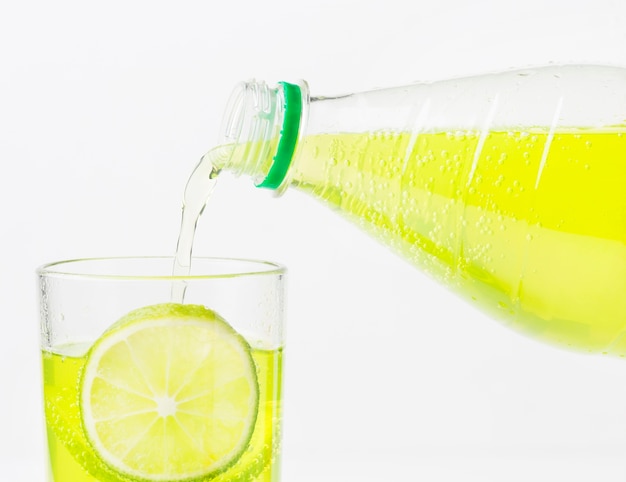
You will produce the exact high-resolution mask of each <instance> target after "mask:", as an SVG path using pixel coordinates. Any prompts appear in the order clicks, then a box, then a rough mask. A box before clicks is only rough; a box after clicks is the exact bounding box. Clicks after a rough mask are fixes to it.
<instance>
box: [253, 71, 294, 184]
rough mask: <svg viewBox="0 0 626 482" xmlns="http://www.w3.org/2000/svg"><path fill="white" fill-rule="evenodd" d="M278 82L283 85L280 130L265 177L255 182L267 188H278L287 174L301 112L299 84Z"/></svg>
mask: <svg viewBox="0 0 626 482" xmlns="http://www.w3.org/2000/svg"><path fill="white" fill-rule="evenodd" d="M279 84H280V85H282V86H283V94H284V99H285V105H284V107H285V115H284V118H283V126H282V129H281V130H280V138H279V139H278V148H277V149H276V155H275V156H274V162H273V163H272V165H271V166H270V169H269V172H268V173H267V176H266V177H265V179H263V181H261V183H260V184H257V187H265V188H268V189H278V187H279V186H280V185H281V184H282V182H283V180H284V179H285V176H286V175H287V171H288V170H289V166H290V165H291V160H292V159H293V153H294V151H295V150H296V143H297V142H298V134H299V132H300V116H301V114H302V91H301V89H300V86H299V85H296V84H289V83H287V82H279Z"/></svg>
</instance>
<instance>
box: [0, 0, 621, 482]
mask: <svg viewBox="0 0 626 482" xmlns="http://www.w3.org/2000/svg"><path fill="white" fill-rule="evenodd" d="M624 5H625V3H624V2H623V1H622V0H594V1H591V0H589V1H585V0H580V1H578V0H525V1H523V2H522V1H513V0H474V1H471V2H469V1H463V0H430V1H428V2H427V1H424V0H386V1H384V2H383V1H380V2H375V1H368V0H318V1H311V2H300V1H297V0H265V1H259V0H227V1H222V2H215V1H214V2H210V1H185V0H183V1H176V2H173V1H172V2H163V1H159V0H153V1H148V0H142V1H132V0H131V1H116V0H113V1H108V2H92V1H84V0H80V1H79V0H75V1H71V0H55V1H45V0H23V1H8V2H3V3H2V6H0V156H1V157H0V159H1V162H2V174H1V175H0V209H1V213H2V218H1V221H0V226H1V229H2V244H1V246H2V255H1V256H0V268H1V269H0V319H1V320H2V325H1V326H0V338H1V343H2V347H1V348H0V474H1V475H0V479H2V480H7V481H9V480H10V481H12V482H20V481H27V482H34V481H39V480H43V479H44V473H45V468H44V467H45V462H44V460H45V458H44V440H43V430H42V426H43V422H42V418H41V411H42V410H41V393H40V372H39V371H40V366H39V358H38V357H39V354H38V325H37V317H38V312H37V291H36V284H35V276H34V270H35V268H36V266H37V265H39V264H42V263H44V262H48V261H52V260H57V259H64V258H73V257H83V256H100V255H130V254H141V255H152V254H171V253H172V252H173V250H174V245H175V241H176V235H177V229H178V224H179V214H180V207H181V196H182V190H183V187H184V184H185V182H186V179H187V177H188V175H189V173H190V172H191V169H192V168H193V167H194V165H195V164H196V162H197V160H198V159H199V157H200V156H201V155H202V154H203V153H204V152H205V151H207V150H208V149H209V148H210V147H211V146H212V144H213V143H214V142H215V141H216V139H217V136H218V128H219V124H220V120H221V112H222V109H223V107H224V104H225V102H226V99H227V96H228V94H229V93H230V91H231V89H232V87H233V85H234V84H235V83H236V82H238V81H240V80H246V79H249V78H252V77H255V78H259V79H265V80H267V81H269V82H276V81H279V80H288V81H293V80H297V79H300V78H304V79H306V80H307V81H308V82H309V83H310V86H311V89H312V92H313V93H315V94H333V93H344V92H349V91H354V90H362V89H366V88H370V87H375V86H391V85H400V84H403V83H407V82H410V81H414V80H435V79H438V78H444V77H448V76H459V75H464V74H470V73H479V72H484V71H489V70H497V69H504V68H510V67H516V66H527V65H531V64H544V63H548V62H568V61H573V62H602V63H620V64H625V63H626V53H625V52H624V50H625V49H626V47H625V46H626V34H625V33H624V32H626V29H625V28H624V25H626V14H625V12H626V9H625V7H624ZM195 252H196V254H203V255H225V256H236V257H242V256H243V257H258V258H265V259H272V260H276V261H280V262H282V263H285V264H286V265H287V266H288V267H289V269H290V277H289V303H288V357H287V373H286V380H285V382H286V394H285V396H286V398H285V401H286V405H285V407H286V408H285V436H284V453H285V457H284V463H283V467H284V470H283V475H284V480H285V482H309V481H341V482H348V481H368V480H369V481H392V480H428V481H450V480H459V479H462V480H465V481H474V480H476V481H489V480H507V481H518V480H519V481H526V480H537V481H544V480H546V481H547V480H570V481H572V480H581V481H586V480H600V479H604V480H611V481H612V480H624V479H625V478H626V403H625V402H626V393H625V389H624V388H622V386H623V385H626V383H624V381H625V380H626V369H624V365H623V361H621V360H613V359H606V358H602V357H586V356H582V355H578V354H571V353H566V352H562V351H558V350H555V349H553V348H550V347H545V346H543V345H540V344H537V343H535V342H532V341H529V340H526V339H524V338H521V337H518V336H516V335H513V334H511V333H509V332H508V331H506V330H505V329H503V328H501V327H500V326H499V325H498V324H497V323H495V322H493V321H491V320H489V319H487V318H486V317H484V316H483V315H481V314H480V313H478V312H476V311H474V309H473V308H471V307H469V306H467V305H465V304H464V303H462V302H460V301H458V300H457V299H455V298H454V297H452V296H451V295H449V294H448V293H447V292H446V291H445V290H443V289H442V288H440V287H438V286H437V285H436V284H434V283H433V282H432V281H431V280H429V279H428V278H426V277H424V276H423V275H421V274H420V273H419V272H417V271H416V270H415V269H413V268H411V267H410V266H409V265H408V264H405V263H404V262H403V261H401V260H400V259H398V258H396V257H395V256H394V255H392V254H390V253H388V252H387V251H386V249H385V248H382V247H381V246H379V245H378V244H377V243H376V242H374V241H373V240H371V239H369V238H367V237H366V236H364V235H363V234H361V233H360V232H358V231H357V230H356V229H355V228H353V227H352V226H350V225H349V224H348V223H347V222H344V221H343V220H342V219H340V218H339V217H338V216H337V215H336V214H334V213H332V212H329V211H327V210H325V208H323V207H322V206H320V205H318V204H317V203H316V202H315V201H314V200H311V199H309V198H307V197H305V196H303V195H301V194H300V193H297V192H289V193H287V194H286V195H285V196H284V197H282V198H280V199H275V198H273V197H272V196H271V195H270V194H269V193H267V192H261V191H260V190H257V189H255V188H254V187H253V185H252V183H251V182H250V181H248V180H247V179H233V178H231V177H229V176H226V175H225V176H223V178H222V179H220V182H219V183H218V187H217V191H216V193H215V195H214V198H213V199H212V201H211V203H210V206H209V207H208V208H207V209H206V211H205V214H204V216H203V218H202V219H201V222H200V226H199V232H198V237H197V243H196V248H195ZM7 474H9V475H7ZM61 482H73V481H61Z"/></svg>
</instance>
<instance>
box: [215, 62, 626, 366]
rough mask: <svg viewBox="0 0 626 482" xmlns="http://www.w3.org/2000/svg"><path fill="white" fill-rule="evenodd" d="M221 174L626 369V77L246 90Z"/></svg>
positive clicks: (581, 69)
mask: <svg viewBox="0 0 626 482" xmlns="http://www.w3.org/2000/svg"><path fill="white" fill-rule="evenodd" d="M220 145H221V146H224V147H225V148H228V149H229V151H228V152H229V154H230V155H229V156H225V157H222V158H221V159H220V160H219V161H218V164H219V166H218V167H219V168H221V169H226V170H229V171H232V172H234V173H236V174H246V175H248V176H251V177H252V178H254V179H255V182H256V184H257V186H259V187H266V188H270V189H274V190H276V192H277V193H281V192H283V191H284V190H285V189H287V188H295V189H299V190H302V191H306V192H307V193H310V194H311V195H312V196H314V197H316V198H318V199H319V200H320V201H322V202H324V203H325V204H326V205H328V206H330V207H331V208H333V209H336V210H337V211H339V212H340V213H342V214H343V215H345V216H346V217H347V218H349V219H350V220H351V221H353V222H355V223H356V224H358V225H359V226H360V227H361V228H363V229H364V230H365V231H366V232H368V233H369V234H370V235H372V236H375V237H376V238H378V239H379V240H381V241H382V242H383V243H384V244H386V245H388V246H389V247H391V248H392V249H393V250H395V251H396V252H397V253H399V254H400V255H401V256H402V257H404V258H405V259H406V260H407V261H409V262H411V263H413V264H414V265H415V266H417V267H418V268H419V269H421V270H425V271H427V272H429V273H430V274H431V275H432V276H434V277H435V278H436V279H438V280H439V281H440V282H442V283H444V284H445V285H447V286H448V287H450V288H451V289H452V290H454V291H455V292H457V293H459V294H461V295H462V296H463V297H465V298H467V299H469V300H470V301H471V302H473V303H477V304H478V305H479V306H480V307H481V308H482V309H483V310H485V311H487V312H489V313H490V314H491V315H493V316H495V317H496V318H499V319H500V320H502V321H503V322H504V323H506V324H508V325H509V326H511V327H512V328H514V329H517V330H519V331H521V332H524V333H526V334H528V335H531V336H533V337H535V338H538V339H541V340H544V341H548V342H550V343H553V344H556V345H560V346H566V347H570V348H574V349H578V350H583V351H589V352H596V353H613V354H616V355H619V356H624V355H625V354H626V337H625V336H624V333H625V332H626V69H624V68H618V67H609V66H575V65H572V66H547V67H541V68H535V69H528V70H518V71H509V72H503V73H498V74H489V75H483V76H476V77H469V78H461V79H453V80H447V81H442V82H434V83H418V84H413V85H408V86H403V87H397V88H388V89H380V90H374V91H368V92H363V93H356V94H349V95H341V96H336V97H313V96H311V95H310V93H309V88H308V85H307V84H306V83H304V82H302V83H299V84H290V83H284V82H283V83H280V84H278V86H276V87H271V88H270V87H268V86H267V85H266V84H265V83H263V82H249V83H242V84H240V85H239V86H237V87H236V89H235V91H234V93H233V95H232V97H231V100H230V103H229V105H228V107H227V109H226V113H225V117H224V124H223V136H222V139H221V143H220Z"/></svg>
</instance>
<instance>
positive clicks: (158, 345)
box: [80, 303, 259, 481]
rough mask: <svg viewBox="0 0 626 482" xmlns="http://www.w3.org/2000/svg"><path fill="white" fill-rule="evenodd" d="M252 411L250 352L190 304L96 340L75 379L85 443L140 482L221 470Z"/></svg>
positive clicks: (130, 319) (147, 314) (120, 325)
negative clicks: (79, 385) (82, 369)
mask: <svg viewBox="0 0 626 482" xmlns="http://www.w3.org/2000/svg"><path fill="white" fill-rule="evenodd" d="M258 403H259V389H258V383H257V374H256V367H255V364H254V360H253V359H252V355H251V353H250V346H249V345H248V343H247V342H246V341H245V340H244V339H243V338H242V337H241V336H240V335H239V334H237V332H235V330H234V329H233V328H232V327H231V326H230V325H229V324H228V323H226V321H225V320H224V319H222V318H221V317H220V316H219V315H218V314H216V313H215V312H213V311H211V310H209V309H207V308H205V307H203V306H198V305H180V304H173V303H170V304H162V305H154V306H148V307H145V308H140V309H138V310H135V311H133V312H131V313H129V314H128V315H126V316H125V317H124V318H122V319H121V320H120V321H119V322H117V323H116V324H115V325H114V326H113V327H112V328H111V329H110V330H109V331H107V332H106V333H105V334H104V335H103V336H102V337H101V338H100V339H99V340H98V341H96V343H95V344H94V346H93V347H92V348H91V350H90V352H89V354H88V357H87V363H86V365H85V368H84V371H83V374H82V378H81V387H80V408H81V417H82V424H83V427H84V430H85V433H86V435H87V438H88V440H89V442H90V444H91V445H92V446H93V448H94V450H95V452H96V453H97V454H98V455H99V457H100V458H101V459H102V460H103V461H104V462H105V463H106V464H107V465H109V466H110V467H111V468H113V469H114V470H116V471H118V472H120V473H122V474H124V475H127V476H130V477H134V478H138V479H142V480H150V481H179V480H185V481H187V480H194V479H201V478H204V477H208V476H213V475H216V474H218V473H219V472H221V471H223V470H226V469H227V468H228V467H229V466H230V465H232V464H233V463H235V462H236V461H237V459H238V458H239V457H240V456H241V454H242V453H243V452H244V451H245V449H246V446H247V444H248V442H249V441H250V438H251V436H252V431H253V429H254V425H255V421H256V417H257V409H258Z"/></svg>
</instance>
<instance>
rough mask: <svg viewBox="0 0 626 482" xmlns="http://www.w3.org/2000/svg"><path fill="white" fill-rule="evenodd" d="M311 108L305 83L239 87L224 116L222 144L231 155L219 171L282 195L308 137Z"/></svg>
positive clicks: (232, 96) (257, 83)
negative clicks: (306, 126)
mask: <svg viewBox="0 0 626 482" xmlns="http://www.w3.org/2000/svg"><path fill="white" fill-rule="evenodd" d="M308 104H309V96H308V86H307V84H306V83H305V82H301V83H299V84H291V83H287V82H280V83H279V84H278V86H276V87H275V88H270V87H269V86H268V85H267V84H266V83H265V82H263V81H260V82H256V81H251V82H242V83H240V84H239V85H237V86H236V87H235V89H234V91H233V93H232V94H231V97H230V100H229V102H228V105H227V107H226V110H225V113H224V118H223V121H222V129H221V132H222V134H221V140H220V145H223V146H230V148H231V152H232V154H231V156H230V157H229V158H228V159H226V160H225V161H224V164H223V165H221V166H218V167H219V168H223V169H227V170H229V171H231V172H233V173H234V174H235V175H241V174H246V175H249V176H251V177H252V178H253V179H254V181H255V184H256V186H257V187H262V188H267V189H272V190H275V191H277V192H282V191H283V190H284V189H285V188H286V186H287V185H288V182H289V175H288V174H289V169H290V167H291V165H292V163H293V160H294V158H295V157H296V155H297V150H298V144H299V141H300V139H301V137H302V135H303V133H304V120H305V114H306V112H307V107H308Z"/></svg>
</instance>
